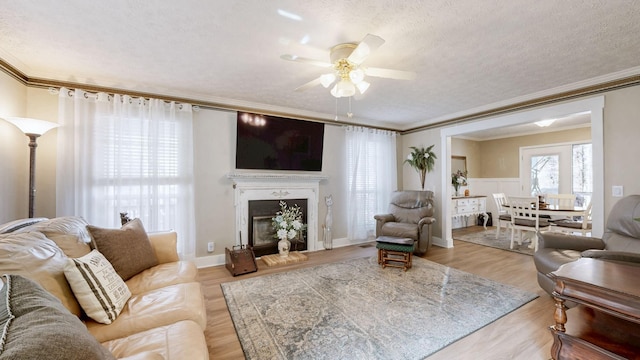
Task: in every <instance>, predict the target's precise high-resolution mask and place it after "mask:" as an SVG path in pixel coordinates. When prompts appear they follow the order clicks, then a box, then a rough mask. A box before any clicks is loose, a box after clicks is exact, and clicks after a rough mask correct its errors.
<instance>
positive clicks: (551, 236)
mask: <svg viewBox="0 0 640 360" xmlns="http://www.w3.org/2000/svg"><path fill="white" fill-rule="evenodd" d="M604 245H605V244H604V242H603V241H602V239H599V238H595V237H588V236H576V235H567V234H562V233H555V232H545V233H538V247H539V248H541V249H544V248H547V249H568V250H577V251H585V250H590V249H604Z"/></svg>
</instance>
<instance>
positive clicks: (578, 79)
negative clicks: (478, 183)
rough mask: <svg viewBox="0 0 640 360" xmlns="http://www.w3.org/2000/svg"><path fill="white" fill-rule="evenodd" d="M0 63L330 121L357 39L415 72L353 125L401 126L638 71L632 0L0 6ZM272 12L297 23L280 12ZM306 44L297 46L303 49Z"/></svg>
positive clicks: (639, 29) (361, 110)
mask: <svg viewBox="0 0 640 360" xmlns="http://www.w3.org/2000/svg"><path fill="white" fill-rule="evenodd" d="M0 8H2V11H0V58H2V59H3V60H5V61H6V62H8V63H9V64H11V65H12V66H13V67H15V68H17V69H18V70H20V71H21V72H23V73H24V74H26V75H27V76H28V77H30V78H45V79H51V80H61V81H72V82H81V83H87V84H92V85H98V86H106V87H116V88H120V89H123V90H130V91H140V92H151V93H158V94H163V95H169V96H176V97H187V98H191V99H195V100H200V101H206V102H211V103H219V104H227V105H229V106H231V107H233V106H240V107H248V108H255V109H264V110H265V111H277V112H281V113H288V114H299V115H301V116H314V117H321V118H325V119H330V120H332V119H334V117H335V115H336V107H337V109H338V113H339V115H340V117H344V116H345V114H346V112H347V111H348V101H347V100H346V99H340V100H339V101H338V104H336V100H335V98H333V97H332V96H331V95H330V94H329V91H328V90H327V89H324V88H323V87H321V86H317V87H314V88H312V89H309V90H307V91H304V92H295V91H293V90H294V89H295V88H296V87H298V86H300V85H302V84H304V83H306V82H308V81H310V80H312V79H314V78H316V77H318V76H319V75H321V74H322V73H323V72H324V70H323V69H322V68H319V67H315V66H312V65H309V64H302V63H295V62H289V61H285V60H282V59H280V55H282V54H295V55H299V56H303V57H307V58H314V59H319V60H323V61H328V57H329V49H330V48H331V47H332V46H333V45H336V44H339V43H343V42H358V41H360V40H361V39H362V38H363V37H364V36H365V35H366V34H367V33H371V34H375V35H378V36H380V37H382V38H383V39H384V40H385V41H386V42H385V44H384V45H382V46H381V47H380V48H379V49H378V50H377V51H375V52H374V53H373V54H372V55H371V56H370V57H369V58H368V59H367V60H366V62H365V65H368V66H373V67H382V68H391V69H398V70H408V71H413V72H416V73H417V78H416V79H415V80H411V81H401V80H390V79H382V78H373V77H368V78H367V80H368V81H369V82H370V83H371V87H370V88H369V90H368V91H367V93H365V94H364V95H362V96H357V97H355V98H353V101H352V102H351V107H352V108H351V110H352V112H353V113H354V118H353V119H352V120H351V121H353V122H359V123H368V124H372V125H377V126H389V127H393V128H397V129H400V130H402V129H408V128H411V127H415V126H419V125H426V124H429V123H433V122H436V121H442V120H446V119H448V118H452V117H454V116H460V115H464V114H469V113H473V112H476V111H480V110H482V109H490V108H492V107H496V106H499V105H505V104H508V103H510V102H511V103H513V102H516V101H521V100H523V99H524V100H526V99H530V98H535V97H539V96H541V95H545V94H550V93H553V92H554V91H559V90H561V89H564V90H567V89H572V88H577V87H579V86H584V85H585V84H586V85H589V84H591V83H594V82H598V81H603V79H604V80H611V79H615V78H620V77H623V76H629V75H634V74H638V73H640V36H638V34H640V1H623V0H601V1H597V0H589V1H587V0H583V1H578V0H564V1H557V0H540V1H530V0H510V1H491V0H484V1H477V0H456V1H452V0H431V1H380V0H375V1H372V0H358V1H345V0H341V1H336V0H320V1H319V0H310V1H294V0H291V1H264V0H243V1H205V0H200V1H195V0H186V1H185V0H181V1H153V2H141V1H140V2H137V1H136V2H134V1H126V0H112V1H102V2H96V1H82V0H73V1H52V0H48V1H37V0H30V1H26V0H23V1H14V0H0ZM278 10H285V11H287V12H289V13H293V14H296V15H298V16H300V20H292V19H290V18H287V17H284V16H281V15H279V13H278ZM303 39H308V41H307V42H306V44H301V41H302V40H303Z"/></svg>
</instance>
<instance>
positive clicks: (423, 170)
mask: <svg viewBox="0 0 640 360" xmlns="http://www.w3.org/2000/svg"><path fill="white" fill-rule="evenodd" d="M434 146H435V145H431V146H429V147H427V148H424V147H420V148H418V147H415V146H410V147H409V149H411V152H410V153H409V155H408V156H407V159H406V160H405V161H404V162H405V163H407V164H409V165H411V167H412V168H414V170H415V171H416V172H417V173H418V175H420V185H421V186H422V190H424V181H425V179H426V177H427V172H431V171H433V166H434V165H435V163H436V159H437V156H436V154H435V153H434V152H433V147H434Z"/></svg>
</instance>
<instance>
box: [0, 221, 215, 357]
mask: <svg viewBox="0 0 640 360" xmlns="http://www.w3.org/2000/svg"><path fill="white" fill-rule="evenodd" d="M51 220H55V219H51ZM49 221H50V220H49ZM46 223H47V221H43V222H38V223H35V224H32V225H29V226H26V227H19V226H17V229H16V226H14V228H13V229H12V228H11V226H4V227H3V226H1V225H0V232H2V231H3V230H4V231H5V232H6V231H11V232H9V233H4V234H2V233H0V273H1V274H17V275H22V276H24V277H28V278H30V279H31V280H34V281H36V282H37V283H39V284H40V285H41V286H42V287H43V288H44V289H45V290H47V291H48V292H50V293H51V294H53V295H54V296H55V297H57V298H58V299H59V300H60V301H61V302H62V303H63V305H65V307H66V308H67V309H68V310H69V311H70V312H71V313H74V314H76V315H78V316H79V317H80V318H81V320H82V321H83V322H84V323H85V325H86V327H87V331H89V332H90V333H91V334H92V335H93V336H94V337H95V338H96V339H97V340H98V341H99V342H100V343H101V344H102V346H104V347H106V348H107V349H108V350H109V351H110V352H111V353H112V354H113V355H114V356H115V357H116V358H126V359H208V358H209V356H208V349H207V345H206V342H205V338H204V333H203V330H204V328H205V326H206V310H205V303H204V298H203V295H202V291H201V288H200V283H199V282H198V281H197V269H196V267H195V265H194V264H193V263H192V262H187V261H180V259H179V258H178V254H177V250H176V243H177V234H176V233H175V232H163V233H152V234H148V235H149V240H150V242H151V245H152V247H153V250H154V252H155V254H156V257H157V259H158V265H156V266H154V267H152V268H149V269H147V270H144V271H143V272H141V273H139V274H137V275H135V276H133V277H132V278H130V279H129V280H127V281H126V285H127V287H128V288H129V290H130V292H131V294H132V296H131V297H130V299H129V300H128V301H127V304H126V305H125V307H124V309H123V310H122V312H121V313H120V315H119V316H118V317H117V319H116V320H115V321H113V322H112V323H111V324H108V325H105V324H101V323H97V322H95V321H93V320H91V319H89V318H87V317H86V315H84V314H83V313H82V312H81V310H80V306H79V304H78V302H77V300H76V299H75V297H74V295H73V292H72V291H71V289H70V287H69V284H68V283H67V282H66V279H65V277H64V272H63V269H64V263H65V262H66V261H67V259H68V257H67V256H68V255H69V257H78V252H79V251H80V252H81V251H82V250H81V248H83V249H84V248H86V245H85V244H84V243H86V242H87V241H86V237H85V238H84V239H83V237H84V236H83V229H79V228H73V226H72V227H71V228H68V226H67V227H63V229H62V230H61V229H60V228H55V229H51V231H48V229H47V227H46V226H44V227H43V225H44V224H46ZM3 228H4V229H3ZM59 244H60V245H59ZM61 331H64V329H61Z"/></svg>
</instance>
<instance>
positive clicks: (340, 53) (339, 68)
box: [280, 34, 416, 98]
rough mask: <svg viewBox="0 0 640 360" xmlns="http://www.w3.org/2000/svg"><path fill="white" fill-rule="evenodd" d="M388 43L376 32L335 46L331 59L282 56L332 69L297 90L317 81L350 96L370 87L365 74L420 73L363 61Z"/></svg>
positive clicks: (392, 76) (395, 75) (411, 76)
mask: <svg viewBox="0 0 640 360" xmlns="http://www.w3.org/2000/svg"><path fill="white" fill-rule="evenodd" d="M382 44H384V40H383V39H382V38H381V37H379V36H376V35H372V34H367V36H365V37H364V39H362V41H360V43H358V44H354V43H344V44H338V45H336V46H334V47H332V48H331V51H330V55H329V59H330V60H331V62H325V61H321V60H314V59H308V58H303V57H299V56H297V55H290V54H285V55H282V56H280V58H282V59H284V60H289V61H295V62H301V63H306V64H311V65H315V66H320V67H324V68H330V69H332V70H331V71H330V72H327V73H326V74H323V75H320V76H319V77H318V78H316V79H313V80H311V81H309V82H308V83H306V84H304V85H302V86H300V87H298V88H296V89H295V91H303V90H307V89H309V88H311V87H314V86H316V85H319V84H320V85H322V86H324V87H325V88H329V86H331V85H332V84H334V85H333V87H332V88H331V95H333V96H335V97H336V98H340V97H350V96H353V95H355V93H356V89H357V90H358V91H359V92H360V93H361V94H363V93H364V92H365V91H366V90H367V89H368V88H369V85H370V84H369V82H367V81H365V80H364V78H365V76H373V77H380V78H389V79H396V80H413V79H415V77H416V74H415V73H414V72H410V71H400V70H391V69H382V68H375V67H368V66H363V65H362V63H363V62H364V61H365V60H366V59H367V58H368V57H369V55H370V54H371V53H372V52H373V51H374V50H376V49H378V48H379V47H380V46H382Z"/></svg>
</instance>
